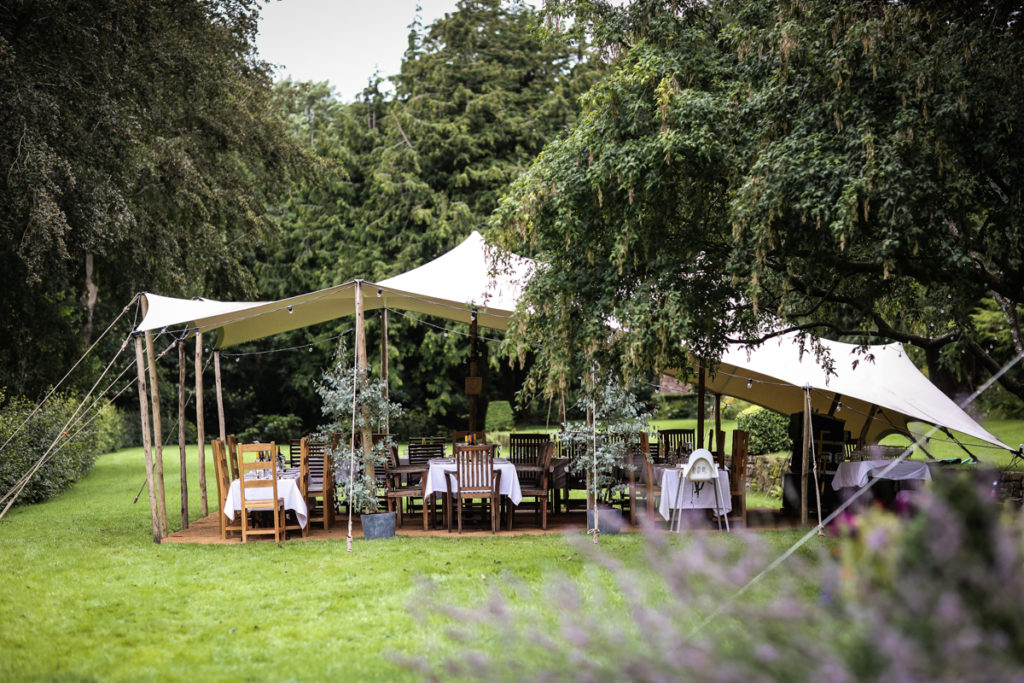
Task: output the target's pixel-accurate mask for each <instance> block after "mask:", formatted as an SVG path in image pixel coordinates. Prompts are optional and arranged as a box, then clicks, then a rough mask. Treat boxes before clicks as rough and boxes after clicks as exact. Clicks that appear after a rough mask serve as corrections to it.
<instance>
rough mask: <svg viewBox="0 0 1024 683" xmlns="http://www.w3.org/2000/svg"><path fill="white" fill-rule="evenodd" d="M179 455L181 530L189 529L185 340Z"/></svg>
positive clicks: (180, 375)
mask: <svg viewBox="0 0 1024 683" xmlns="http://www.w3.org/2000/svg"><path fill="white" fill-rule="evenodd" d="M178 455H179V459H180V461H181V528H182V529H187V528H188V474H187V464H188V461H187V460H186V455H185V340H184V339H179V340H178Z"/></svg>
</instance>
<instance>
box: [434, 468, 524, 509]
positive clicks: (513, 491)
mask: <svg viewBox="0 0 1024 683" xmlns="http://www.w3.org/2000/svg"><path fill="white" fill-rule="evenodd" d="M429 464H430V470H429V471H428V472H427V486H426V489H425V490H424V495H426V496H429V495H430V494H432V493H448V482H446V481H445V478H444V473H445V472H455V471H456V470H457V469H458V468H457V467H456V465H455V460H454V459H453V458H442V459H435V460H431V461H430V462H429ZM494 469H495V471H497V472H501V481H500V482H499V484H498V493H500V494H501V495H503V496H508V499H509V500H510V501H512V504H513V505H516V506H518V505H519V503H520V502H522V500H523V492H522V489H520V488H519V474H518V473H517V472H516V466H515V465H514V464H512V463H511V462H509V461H508V460H506V459H505V458H495V459H494ZM452 484H453V485H454V486H458V484H457V483H456V482H455V479H454V478H452ZM456 490H458V489H456Z"/></svg>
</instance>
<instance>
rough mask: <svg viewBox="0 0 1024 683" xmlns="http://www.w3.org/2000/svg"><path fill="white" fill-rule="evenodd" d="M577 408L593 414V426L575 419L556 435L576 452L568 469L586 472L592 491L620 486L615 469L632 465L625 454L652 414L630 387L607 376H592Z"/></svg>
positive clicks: (614, 488) (580, 474) (575, 471)
mask: <svg viewBox="0 0 1024 683" xmlns="http://www.w3.org/2000/svg"><path fill="white" fill-rule="evenodd" d="M577 408H578V409H579V410H581V411H583V412H589V413H592V414H593V416H594V427H596V429H595V428H594V427H591V426H589V425H587V424H584V423H578V422H576V423H574V422H570V423H569V424H568V425H565V429H564V431H563V432H562V434H561V435H560V436H559V440H560V442H561V443H562V447H563V448H564V449H566V451H567V452H570V453H575V454H578V456H579V457H574V458H572V459H571V460H570V462H569V469H570V471H571V472H573V473H574V474H576V475H579V476H580V478H583V477H584V476H586V477H587V480H588V483H589V488H588V491H589V492H590V493H592V494H594V495H597V494H599V493H601V492H603V491H607V490H611V491H615V490H619V489H621V488H622V485H621V483H620V481H619V480H618V479H617V478H616V477H615V470H616V468H625V469H633V468H635V466H636V463H634V462H633V461H632V460H631V459H628V458H627V456H628V455H629V454H630V445H631V444H632V443H633V442H634V439H635V438H638V436H639V434H640V432H643V431H646V429H647V423H648V422H649V421H650V418H651V414H650V413H649V412H647V411H646V410H645V408H644V406H643V404H642V403H641V402H640V401H639V400H638V399H637V397H636V395H635V394H634V393H633V392H632V391H630V390H629V389H627V388H625V387H623V386H621V385H619V384H618V383H617V382H615V380H614V379H613V378H611V377H608V376H605V377H601V378H600V379H598V378H595V382H594V384H593V386H592V387H588V388H587V389H586V390H585V391H584V392H583V394H582V396H581V397H580V399H579V402H578V404H577Z"/></svg>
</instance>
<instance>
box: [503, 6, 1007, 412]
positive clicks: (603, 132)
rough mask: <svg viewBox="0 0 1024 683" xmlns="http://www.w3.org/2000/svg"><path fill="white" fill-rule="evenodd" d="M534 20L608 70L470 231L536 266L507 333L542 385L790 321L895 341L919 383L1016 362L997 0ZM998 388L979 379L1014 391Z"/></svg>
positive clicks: (755, 335) (642, 10)
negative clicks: (580, 37) (532, 360)
mask: <svg viewBox="0 0 1024 683" xmlns="http://www.w3.org/2000/svg"><path fill="white" fill-rule="evenodd" d="M551 11H552V12H554V13H555V15H556V16H560V17H568V18H571V19H572V22H567V23H566V25H568V26H570V30H572V31H577V32H582V33H586V34H589V35H592V36H594V37H595V40H598V41H599V42H600V44H601V46H602V47H603V48H604V49H605V52H606V54H607V55H608V56H609V57H608V61H609V63H608V74H607V75H606V77H605V78H603V79H602V80H601V81H600V82H599V83H598V84H597V85H596V86H595V87H594V88H593V89H592V90H591V91H590V92H589V93H588V95H587V96H586V98H585V102H584V108H583V112H582V113H581V115H580V119H579V123H578V124H577V125H576V126H575V127H574V128H573V130H572V131H571V133H570V134H569V135H568V136H566V137H564V138H562V139H559V140H557V141H555V142H553V143H551V144H549V145H548V146H547V147H546V148H545V150H544V151H543V152H542V154H541V155H540V156H539V157H538V159H537V161H536V163H535V164H534V165H533V167H532V168H531V169H530V171H529V172H528V173H527V174H525V175H524V176H523V177H521V178H520V179H519V180H518V181H517V182H516V183H515V185H514V187H513V190H512V191H511V193H510V194H509V196H508V197H506V198H505V201H504V202H503V204H502V206H501V208H500V209H499V211H498V212H497V213H496V215H495V217H494V219H493V222H492V224H493V225H494V226H495V228H496V232H497V234H498V235H500V237H501V240H502V241H503V243H504V245H505V246H506V247H508V248H509V249H515V250H522V249H523V248H524V245H526V248H527V249H529V251H530V252H531V253H530V255H533V256H537V257H539V258H541V259H543V260H544V261H546V262H547V263H549V264H550V267H549V268H548V269H547V270H546V271H545V272H544V273H543V274H542V276H541V277H538V278H535V280H534V282H532V283H531V287H530V291H529V293H528V296H527V300H526V301H525V302H524V303H523V308H524V310H526V309H529V310H530V311H531V313H532V314H531V315H529V316H525V315H524V316H521V317H520V318H519V320H518V323H517V326H516V328H515V330H514V335H513V338H514V341H515V344H516V348H517V350H519V351H523V350H534V351H536V352H537V354H538V359H539V360H540V362H539V363H538V365H537V369H538V375H537V376H538V378H539V379H541V376H542V382H541V383H542V384H543V385H544V386H545V387H546V388H547V389H549V390H551V389H553V388H554V387H555V386H557V385H564V384H565V383H566V382H567V381H568V379H569V378H570V377H572V376H573V374H572V373H573V372H575V371H576V370H574V368H579V367H580V366H581V362H582V361H584V360H587V359H589V360H594V359H599V360H601V361H602V362H604V363H612V364H615V365H616V366H618V367H620V369H621V370H622V371H623V372H624V373H626V374H630V373H635V372H638V371H647V370H652V369H659V368H664V367H668V366H684V365H685V363H686V358H685V357H684V349H683V348H682V347H681V346H680V344H679V342H680V340H682V339H685V340H687V342H688V343H689V345H690V346H689V350H690V351H692V352H694V353H695V354H696V355H697V356H698V357H699V358H703V359H705V360H708V359H713V358H714V357H716V355H717V352H718V350H719V349H721V348H722V346H723V345H724V344H726V343H728V342H730V341H745V342H751V341H756V340H759V339H762V338H764V337H765V336H766V335H770V334H774V333H777V332H778V331H779V330H780V329H792V328H798V329H801V330H806V331H813V332H815V333H819V334H821V335H823V336H827V337H832V338H844V337H845V338H851V339H856V340H863V341H868V340H870V341H878V340H879V339H881V340H895V341H902V342H909V343H911V344H914V345H917V346H919V347H921V348H923V349H925V350H926V351H928V352H929V360H930V361H932V365H933V368H937V367H938V365H939V364H940V361H941V360H943V359H945V361H946V363H947V364H948V365H950V366H952V367H954V368H963V367H965V366H966V365H967V364H966V363H965V361H964V359H965V357H967V356H970V357H971V358H972V359H973V360H974V361H976V364H977V365H980V366H982V367H985V368H987V369H988V370H989V371H990V372H994V371H995V370H996V369H998V367H999V366H1000V365H1001V363H1003V362H1005V361H1007V360H1009V359H1010V358H1011V357H1012V356H1013V355H1014V353H1019V352H1021V351H1024V340H1022V334H1021V326H1020V322H1019V311H1020V308H1021V305H1022V304H1024V262H1022V258H1024V235H1022V192H1024V190H1022V187H1024V183H1022V170H1024V167H1022V163H1021V159H1022V158H1024V156H1022V154H1021V152H1022V151H1024V150H1022V145H1024V120H1022V117H1024V111H1022V110H1021V108H1020V107H1019V102H1021V101H1024V76H1022V74H1024V69H1022V66H1024V42H1022V41H1021V39H1020V29H1021V27H1020V17H1021V15H1020V12H1019V8H1017V7H1016V5H1015V4H1013V3H996V2H993V3H981V4H978V5H970V6H968V5H967V4H964V3H958V2H899V3H892V2H861V1H857V2H854V1H852V0H851V1H846V2H832V1H829V0H776V1H775V2H765V3H749V2H740V1H739V0H712V1H711V2H681V1H671V0H637V1H636V2H633V3H631V4H629V5H628V6H624V7H613V6H611V5H609V4H607V3H603V2H566V3H551ZM986 299H987V300H988V301H989V302H990V303H989V305H988V306H986V304H985V301H986ZM986 310H987V311H989V313H990V314H991V313H993V312H996V313H997V315H998V330H996V331H997V332H998V331H999V330H1001V331H1002V334H1004V335H1005V336H1004V337H1003V340H1004V341H1003V343H1001V344H996V343H994V342H993V330H992V329H991V327H989V329H988V330H984V329H982V328H981V326H979V325H978V324H977V322H978V315H979V314H980V313H983V312H985V311H986ZM609 320H614V321H615V322H616V323H618V324H619V325H620V328H619V333H617V334H615V335H613V336H612V339H613V343H612V344H611V346H608V345H606V344H605V343H604V342H605V340H607V339H608V338H609V336H610V334H609V331H608V324H607V323H608V321H609ZM987 320H988V323H989V324H990V325H991V315H989V316H988V318H987ZM536 339H543V340H545V342H546V343H545V344H544V345H543V346H536V345H534V344H533V343H531V341H530V340H536ZM1007 341H1009V342H1010V343H1009V344H1007V343H1006V342H1007ZM1021 377H1022V374H1021V373H1020V371H1019V370H1017V371H1014V372H1011V373H1009V374H1008V375H1005V376H1004V377H1003V378H1002V380H1001V381H1002V383H1003V385H1004V386H1005V387H1006V388H1007V389H1009V390H1010V391H1013V392H1014V393H1016V394H1017V395H1018V396H1022V397H1024V385H1022V384H1021V381H1020V378H1021Z"/></svg>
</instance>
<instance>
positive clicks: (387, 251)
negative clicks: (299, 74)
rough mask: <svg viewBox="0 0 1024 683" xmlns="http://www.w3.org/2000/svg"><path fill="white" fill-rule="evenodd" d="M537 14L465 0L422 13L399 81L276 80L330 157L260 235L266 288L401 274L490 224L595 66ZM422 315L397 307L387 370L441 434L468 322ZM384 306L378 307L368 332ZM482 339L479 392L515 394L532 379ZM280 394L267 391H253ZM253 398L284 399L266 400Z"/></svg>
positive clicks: (402, 396) (284, 290) (300, 136)
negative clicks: (427, 319)
mask: <svg viewBox="0 0 1024 683" xmlns="http://www.w3.org/2000/svg"><path fill="white" fill-rule="evenodd" d="M540 24H541V21H540V17H539V15H538V13H537V12H536V11H535V10H534V9H533V8H532V7H530V6H528V5H525V4H523V3H521V2H500V1H499V0H462V1H460V2H459V3H458V4H457V6H456V7H455V10H454V11H453V12H451V13H449V14H447V15H446V16H444V17H442V18H440V19H438V20H437V21H436V22H434V24H432V25H430V26H422V25H420V24H419V23H414V24H413V25H412V26H411V28H410V36H409V46H408V49H407V51H406V53H405V55H404V58H403V60H402V66H401V70H400V72H399V73H398V74H396V75H395V76H394V77H393V79H392V81H393V84H394V93H393V94H386V91H387V88H386V84H385V83H383V81H382V79H380V78H379V77H376V76H374V77H372V78H370V79H369V82H368V84H367V87H366V89H365V90H364V91H363V92H362V93H361V94H360V96H359V97H358V98H356V100H355V101H354V102H350V103H344V104H343V103H341V102H339V101H338V99H337V97H336V96H335V95H334V94H333V93H332V91H331V88H330V85H329V84H327V83H319V84H310V83H290V82H285V83H279V84H278V85H277V86H276V88H275V100H276V103H277V106H278V107H279V108H280V110H281V111H282V112H283V113H284V116H285V117H286V119H287V121H288V125H289V128H290V130H291V132H292V135H293V137H294V138H295V140H297V141H298V142H299V143H300V144H302V145H303V146H304V147H307V148H309V149H310V151H311V152H312V153H313V154H314V155H315V156H316V159H317V164H316V166H315V173H313V174H312V175H311V177H309V178H306V179H304V180H302V181H301V182H298V183H296V184H295V186H294V191H293V192H292V193H291V195H290V196H289V198H288V199H287V201H286V202H284V203H283V204H281V205H280V206H277V207H275V208H274V209H273V210H272V213H273V216H274V219H275V221H276V223H277V224H278V225H279V226H280V233H279V235H278V236H277V238H276V239H269V240H263V241H261V242H259V243H258V244H256V245H255V247H254V251H255V253H254V255H253V261H254V262H256V263H258V264H260V265H258V266H257V267H256V269H257V272H258V274H259V277H258V281H259V284H260V287H261V289H262V292H261V293H262V294H264V295H267V296H271V297H283V296H290V295H293V294H296V293H298V292H305V291H310V290H315V289H319V288H322V287H326V286H329V285H334V284H337V283H340V282H344V281H346V280H349V279H352V278H365V279H368V280H380V279H383V278H386V277H390V276H392V275H396V274H398V273H401V272H404V271H406V270H408V269H410V268H413V267H415V266H419V265H421V264H423V263H424V262H426V261H428V260H430V259H432V258H434V257H436V256H438V255H439V254H441V253H443V252H444V251H446V250H448V249H450V248H452V247H453V246H455V245H456V244H458V243H459V242H460V241H461V240H462V239H464V238H465V237H466V236H467V235H468V234H469V233H470V231H472V230H474V229H478V228H480V227H481V226H482V225H484V224H485V222H486V219H487V216H488V215H489V214H490V213H491V212H492V211H493V210H494V208H495V206H496V205H497V203H498V201H499V199H500V197H501V195H502V194H503V193H504V192H505V190H506V188H507V186H508V184H509V183H510V182H511V181H512V179H514V178H515V177H517V176H518V175H519V174H520V173H522V172H523V171H524V170H525V169H526V168H527V167H528V165H529V164H530V162H531V161H532V159H533V158H534V156H536V155H537V154H538V153H539V152H540V150H541V149H542V148H543V146H544V144H545V143H546V142H548V141H549V140H551V139H554V138H555V137H556V136H558V135H559V134H560V133H561V132H562V131H564V130H565V129H566V127H567V126H568V125H570V124H571V123H572V122H573V121H574V120H575V114H576V112H577V111H578V108H579V106H578V103H577V98H578V95H579V94H580V93H582V92H583V91H585V90H586V88H587V87H588V86H589V83H590V82H591V81H592V80H593V73H594V69H593V66H591V65H589V64H588V62H587V61H586V57H587V56H588V55H587V52H586V51H585V50H584V49H583V48H581V47H580V46H578V45H573V44H571V43H570V42H569V41H567V40H564V39H558V38H557V37H549V36H545V35H544V34H543V32H542V31H541V25H540ZM368 76H369V74H368ZM418 317H419V316H416V315H409V316H407V317H406V316H400V315H398V314H396V313H395V312H392V314H391V315H390V318H389V333H390V337H391V339H392V340H393V344H392V348H393V349H394V351H393V353H392V355H391V359H390V362H391V372H390V376H391V378H392V391H393V393H394V395H395V396H396V398H397V399H399V400H400V401H401V402H402V403H403V404H405V405H408V406H417V407H418V408H419V407H422V408H421V409H422V410H423V411H424V416H423V419H421V420H418V421H417V422H418V424H420V425H422V427H420V428H418V429H416V430H412V431H416V432H418V433H424V432H423V428H427V429H428V430H429V432H431V433H432V432H433V431H435V430H436V429H438V428H441V427H443V426H445V425H447V426H454V425H455V424H456V423H459V422H463V421H464V416H465V415H467V414H468V409H469V404H468V400H467V399H466V397H465V395H464V392H463V391H462V386H463V379H464V377H465V375H466V365H467V363H468V353H469V348H468V347H469V345H468V344H467V343H466V341H467V340H466V337H465V336H464V334H465V333H466V332H468V329H467V327H466V326H465V325H461V324H456V323H451V322H448V321H445V322H444V325H445V327H448V328H454V329H455V330H456V332H457V333H456V334H450V335H449V334H447V333H445V332H444V331H442V330H438V329H435V328H434V327H432V326H430V325H429V324H423V323H420V322H419V321H418V320H417V318H418ZM378 320H379V319H378V318H377V317H376V316H373V315H371V316H369V317H368V321H369V322H368V324H369V330H368V340H369V341H368V343H369V344H371V345H372V344H374V342H375V340H376V339H377V338H378V335H379V330H380V326H379V322H378ZM350 326H351V321H340V322H339V323H337V324H333V325H329V326H328V325H325V326H324V327H325V328H328V327H329V328H330V329H329V330H320V331H317V332H315V333H314V332H312V331H309V332H307V331H296V332H294V333H290V334H288V335H287V336H286V337H281V338H280V345H281V346H293V345H299V344H302V343H305V342H306V341H307V340H308V339H311V338H315V337H316V336H329V335H330V334H331V333H338V332H340V331H342V330H344V329H347V328H349V327H350ZM482 332H483V331H482ZM486 335H487V336H489V337H500V336H501V335H500V333H498V332H493V331H488V332H486ZM481 347H483V348H482V354H483V357H482V358H481V360H480V363H481V367H483V368H487V371H486V373H485V375H487V376H486V377H485V382H484V387H485V389H484V391H485V394H484V395H483V396H482V399H483V400H508V399H509V397H510V396H511V395H512V394H513V392H514V391H516V390H517V389H518V387H519V386H520V384H521V381H520V379H521V377H520V376H518V375H517V374H516V373H515V371H513V370H512V369H510V368H508V367H507V365H505V364H501V365H499V364H498V363H497V361H496V354H495V353H494V351H495V350H496V347H495V345H494V344H490V343H487V344H481ZM328 362H329V358H328V357H326V356H325V354H324V353H323V352H322V351H321V350H320V349H316V350H314V352H313V353H311V354H308V355H307V354H293V355H292V357H289V358H285V359H283V360H281V361H279V362H278V363H276V364H275V365H274V366H272V367H268V368H267V369H266V370H267V371H266V373H265V374H264V377H265V380H263V381H265V382H266V383H267V384H269V385H270V386H274V385H277V386H278V387H279V386H283V385H286V384H292V383H294V384H295V385H296V386H299V387H301V386H303V383H305V386H308V384H309V383H310V382H311V381H313V380H315V378H316V377H317V376H318V375H319V372H320V368H322V367H324V366H325V365H326V364H327V363H328ZM267 395H268V394H267V393H266V392H263V391H256V392H254V394H253V396H254V400H253V403H257V404H260V403H263V402H265V401H266V400H267V399H266V398H264V397H265V396H267ZM315 408H316V406H315V405H313V402H312V401H310V400H309V398H308V397H307V399H306V401H305V403H304V404H302V405H294V406H291V405H290V406H288V408H287V410H288V411H289V412H294V413H295V414H297V415H302V416H303V417H304V418H305V419H307V420H310V419H312V416H313V414H315ZM246 410H247V411H248V412H254V411H255V412H281V409H280V408H277V407H272V406H269V405H258V406H255V407H247V408H246ZM410 433H411V432H410Z"/></svg>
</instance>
